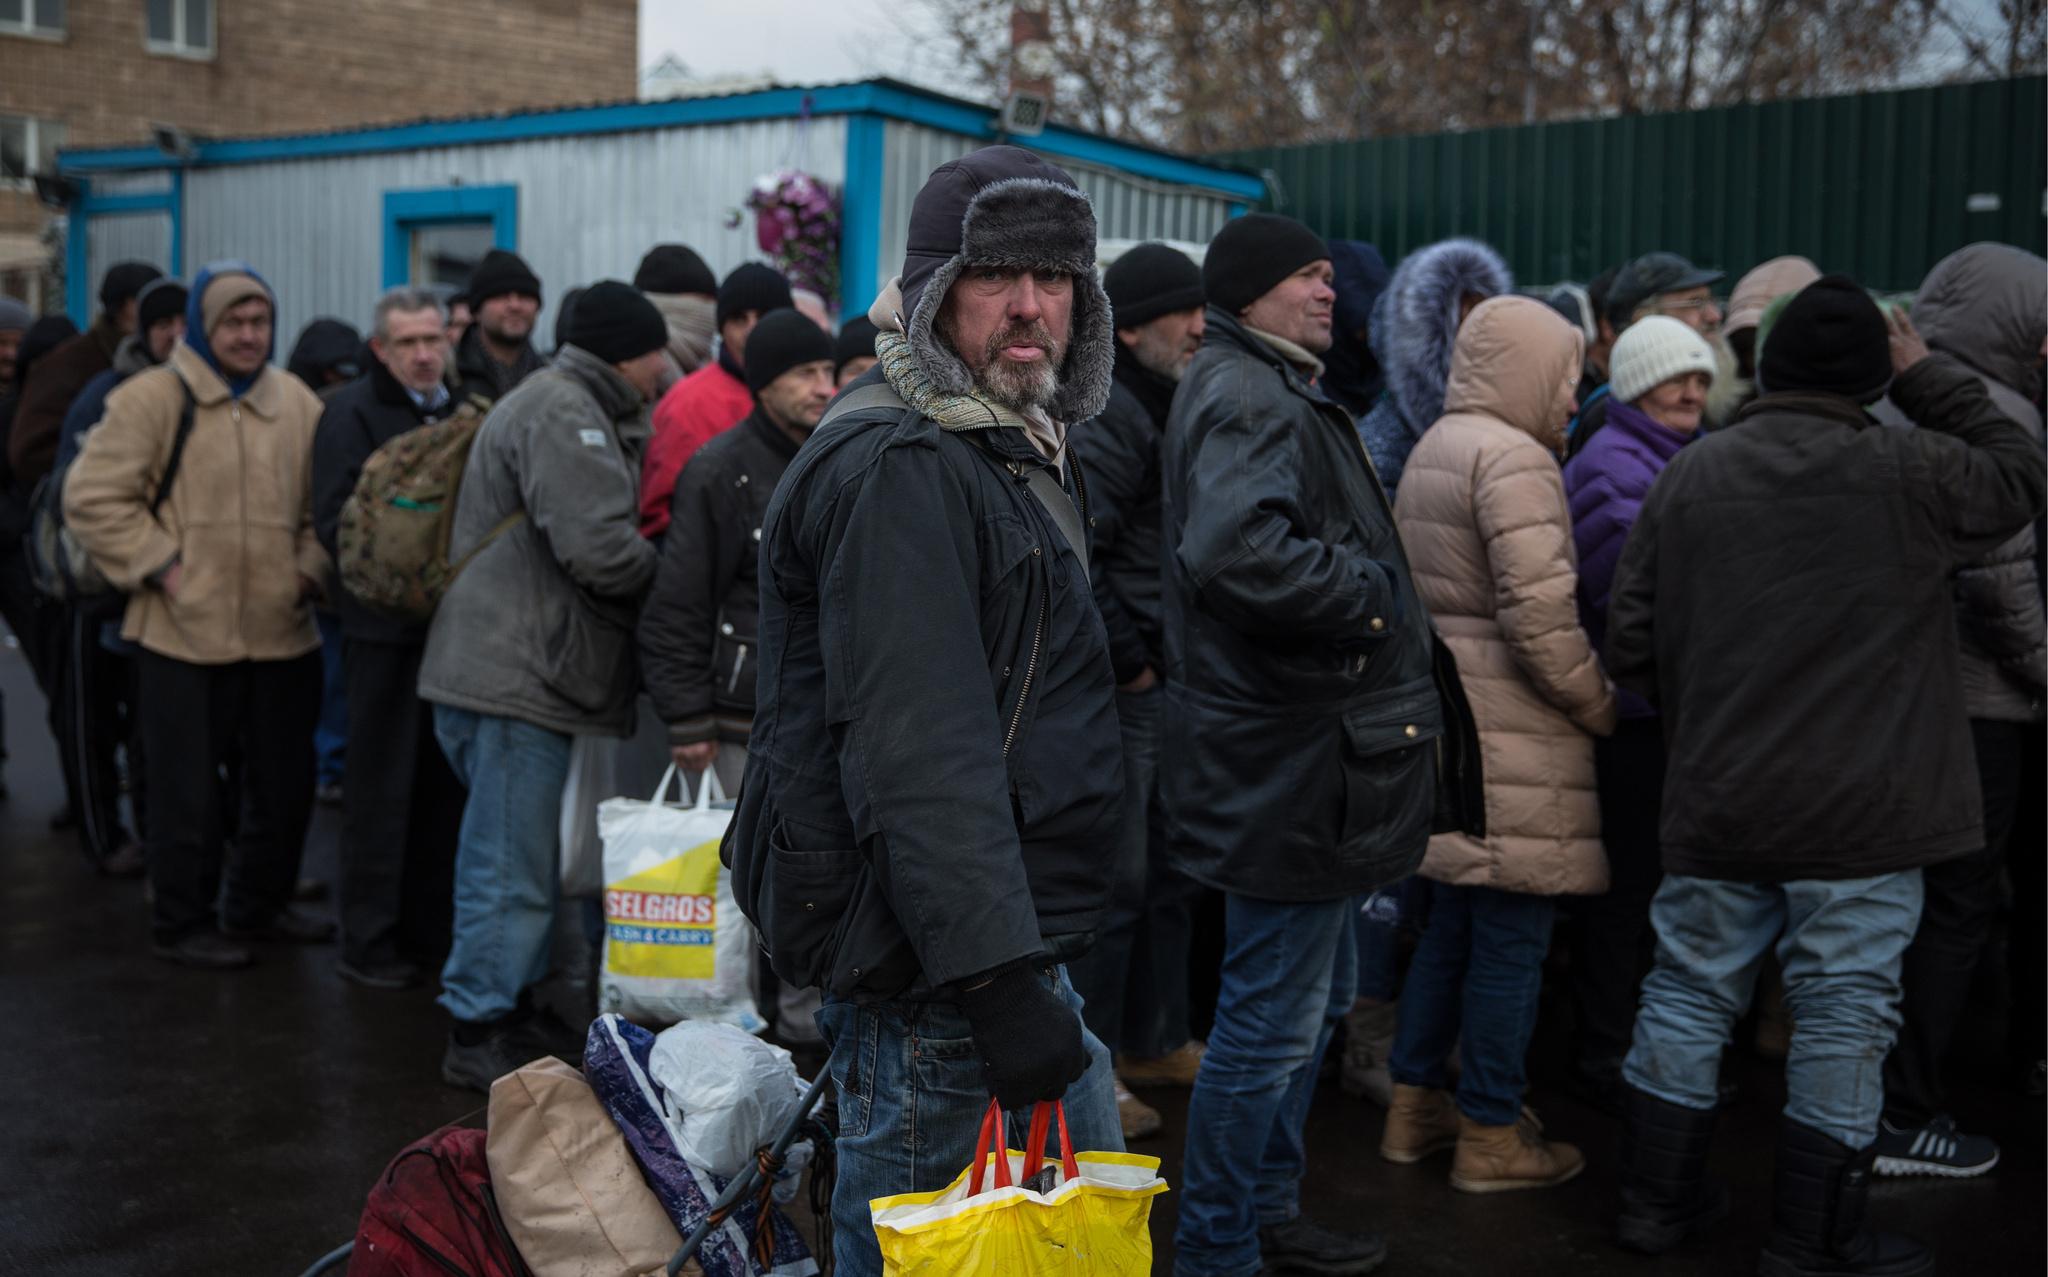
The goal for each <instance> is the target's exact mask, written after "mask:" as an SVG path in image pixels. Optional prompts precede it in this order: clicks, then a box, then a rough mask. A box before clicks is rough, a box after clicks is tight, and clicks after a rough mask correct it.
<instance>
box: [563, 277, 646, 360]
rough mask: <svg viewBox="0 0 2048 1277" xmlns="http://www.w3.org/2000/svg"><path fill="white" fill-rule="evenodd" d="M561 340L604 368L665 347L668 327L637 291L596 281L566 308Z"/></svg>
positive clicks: (617, 283)
mask: <svg viewBox="0 0 2048 1277" xmlns="http://www.w3.org/2000/svg"><path fill="white" fill-rule="evenodd" d="M564 337H565V338H566V340H567V342H568V344H569V345H571V346H575V347H578V348H579V349H582V350H587V351H589V352H590V353H591V354H593V355H596V356H597V357H598V358H599V359H602V360H604V361H605V362H606V363H608V364H622V363H625V362H626V361H627V360H628V359H638V358H639V357H640V356H642V355H645V354H649V353H651V352H653V351H657V350H660V349H661V348H662V347H664V346H666V345H668V323H667V321H665V320H663V319H662V317H661V312H660V311H659V310H656V309H655V307H654V303H653V302H651V301H648V300H647V298H646V297H645V296H643V295H642V294H641V292H640V290H639V289H637V288H635V287H633V286H632V285H631V284H628V283H624V282H622V281H620V280H616V279H600V280H598V281H597V282H596V283H595V284H592V285H591V286H590V287H588V288H586V289H584V290H583V294H582V296H580V297H578V298H577V299H576V304H575V306H573V307H572V308H570V311H569V328H568V332H567V333H565V334H564Z"/></svg>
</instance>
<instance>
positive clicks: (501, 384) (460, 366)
mask: <svg viewBox="0 0 2048 1277" xmlns="http://www.w3.org/2000/svg"><path fill="white" fill-rule="evenodd" d="M547 366H548V361H547V360H545V359H542V358H541V357H540V352H539V351H537V350H535V349H534V348H533V343H532V342H530V341H529V342H527V343H526V344H525V345H524V346H522V347H520V349H519V358H518V360H517V361H516V362H514V363H513V365H512V366H511V367H510V368H507V367H506V366H505V365H503V364H501V363H499V362H498V361H497V360H496V359H493V358H492V357H491V352H490V351H488V350H485V349H484V335H483V330H482V329H480V328H478V327H477V326H476V325H475V324H471V325H470V326H469V330H468V331H467V332H465V333H463V334H462V340H461V341H460V342H457V343H456V346H455V362H454V369H455V372H454V376H453V377H452V378H451V379H450V383H449V384H450V387H451V388H452V389H453V390H454V391H455V401H456V402H457V403H461V402H462V401H463V400H465V399H468V398H470V397H471V396H472V395H473V396H475V397H476V398H478V399H482V400H484V401H485V402H486V403H496V402H498V401H499V400H500V399H503V398H504V397H505V396H506V395H509V394H511V393H512V390H513V388H514V387H516V386H517V385H518V384H519V383H520V382H522V381H525V380H526V379H527V378H528V377H531V376H532V375H533V374H535V373H537V372H539V371H540V370H541V369H543V368H545V367H547Z"/></svg>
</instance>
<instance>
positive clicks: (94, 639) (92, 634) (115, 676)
mask: <svg viewBox="0 0 2048 1277" xmlns="http://www.w3.org/2000/svg"><path fill="white" fill-rule="evenodd" d="M109 616H111V617H113V618H116V619H118V618H119V616H120V611H119V608H118V605H116V606H114V607H111V608H110V607H100V608H97V609H91V608H78V607H73V608H70V609H68V616H67V618H66V625H65V657H64V660H63V662H62V663H61V665H62V668H61V670H60V678H59V682H58V688H57V696H56V703H57V706H58V711H59V713H61V714H62V715H63V718H64V725H65V730H64V732H63V733H62V734H61V735H59V736H58V738H57V740H58V744H59V746H60V747H61V748H62V749H64V750H65V751H66V752H67V753H68V754H69V755H70V764H69V768H70V773H71V775H72V776H73V777H74V778H75V779H76V781H77V784H78V838H79V841H80V842H81V843H82V844H83V845H84V847H85V854H86V857H87V858H88V859H90V860H91V861H92V862H93V863H94V864H95V865H99V864H104V863H105V862H106V860H107V857H109V856H111V855H113V854H114V853H115V852H117V851H119V850H120V849H121V847H122V845H123V844H125V843H127V842H129V841H131V840H132V839H133V837H134V835H133V834H131V833H130V832H129V831H128V827H127V824H126V823H125V822H124V821H123V820H122V817H121V773H120V769H119V767H118V766H117V765H116V762H115V758H116V755H117V754H118V753H119V752H120V750H121V749H122V747H123V746H124V745H125V746H127V748H128V761H129V768H130V781H131V784H132V788H133V792H134V793H135V794H137V795H141V794H142V793H143V788H142V786H143V783H144V778H143V775H142V768H141V752H142V751H141V750H140V749H138V748H137V747H136V743H135V742H136V737H137V734H138V733H137V732H136V730H135V729H136V722H135V713H134V709H135V663H134V661H133V659H132V658H130V657H127V656H123V655H121V654H120V653H118V652H110V651H108V650H107V649H106V647H105V646H103V645H102V644H101V642H100V633H101V627H102V625H103V623H104V622H105V621H106V620H107V619H108V617H109ZM146 806H147V804H146V803H145V802H144V801H142V800H141V799H140V798H138V800H137V802H136V803H135V807H136V818H137V823H138V824H139V823H140V822H141V818H142V812H143V810H144V808H145V807H146Z"/></svg>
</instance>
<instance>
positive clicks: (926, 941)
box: [727, 146, 1123, 1277]
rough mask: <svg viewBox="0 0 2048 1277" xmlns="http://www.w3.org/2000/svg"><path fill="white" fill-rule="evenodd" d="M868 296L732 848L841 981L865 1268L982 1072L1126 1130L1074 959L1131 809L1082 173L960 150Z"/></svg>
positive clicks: (770, 592) (838, 1053)
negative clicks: (871, 362) (1090, 455)
mask: <svg viewBox="0 0 2048 1277" xmlns="http://www.w3.org/2000/svg"><path fill="white" fill-rule="evenodd" d="M870 318H872V319H873V320H874V322H875V324H876V326H877V328H878V329H879V330H880V332H879V335H878V336H877V338H876V342H875V350H876V354H877V356H878V357H879V359H880V364H879V365H878V366H877V367H876V368H874V369H871V370H870V371H868V372H867V373H866V374H864V375H862V376H861V377H860V378H858V379H857V380H855V381H854V382H852V383H851V384H850V385H849V386H848V387H847V388H846V389H845V390H844V391H842V392H841V394H840V396H839V398H838V400H837V401H835V403H834V404H833V407H832V408H831V409H830V410H829V411H828V412H827V413H826V416H825V419H824V421H823V422H822V423H821V424H820V426H819V428H818V430H817V432H816V433H815V434H813V435H812V436H811V438H810V439H809V440H808V441H806V442H805V444H804V446H803V448H802V450H801V451H800V452H799V453H798V454H797V456H796V458H795V459H794V461H792V462H791V464H790V468H789V470H788V472H787V473H786V474H785V475H784V477H783V480H782V482H781V485H780V487H779V488H778V490H777V492H776V495H775V499H774V501H773V502H772V503H771V504H770V505H769V507H768V513H767V517H766V519H765V520H764V522H763V526H762V528H761V533H760V539H761V580H760V597H761V617H760V634H759V640H758V641H759V661H760V666H759V675H758V687H759V695H758V697H757V699H756V715H755V719H754V733H753V739H752V746H753V755H752V757H751V758H750V760H749V763H748V767H747V773H746V778H745V784H744V786H743V787H742V790H741V795H740V801H739V810H738V812H737V813H736V815H735V817H734V823H733V828H732V832H731V834H730V835H729V841H728V844H727V851H728V853H729V855H730V858H731V864H732V871H733V879H734V886H735V889H736V892H737V894H738V897H739V900H740V903H741V905H742V907H743V908H744V909H745V910H746V912H747V914H748V915H749V916H750V917H751V918H752V919H753V920H754V922H755V923H756V925H757V926H759V927H760V929H761V934H762V939H763V943H764V947H765V948H766V949H767V950H768V952H769V953H770V954H771V955H772V956H771V961H772V962H773V964H774V968H775V973H776V975H777V976H779V977H780V978H781V979H782V980H784V981H785V982H788V983H791V984H795V985H799V986H805V985H819V986H822V989H823V1008H822V1010H821V1011H820V1012H819V1022H820V1025H821V1027H822V1028H823V1030H824V1033H825V1037H826V1040H827V1042H828V1043H829V1044H830V1046H831V1049H832V1061H831V1066H830V1067H831V1070H832V1074H833V1078H834V1081H835V1082H836V1084H837V1085H838V1088H839V1093H840V1100H839V1113H840V1135H839V1144H838V1148H839V1180H838V1185H837V1187H836V1189H835V1190H834V1195H833V1210H832V1213H833V1225H834V1238H835V1240H834V1246H835V1250H836V1254H837V1262H838V1270H839V1271H840V1272H841V1273H844V1274H849V1275H851V1277H860V1275H864V1274H879V1273H880V1272H881V1259H880V1255H879V1253H878V1251H877V1249H876V1244H875V1234H874V1229H873V1226H872V1224H871V1222H870V1219H869V1212H868V1202H869V1200H870V1199H871V1198H875V1197H880V1196H884V1195H888V1194H894V1193H907V1192H914V1191H923V1190H932V1189H938V1188H943V1187H944V1186H945V1185H946V1184H947V1182H948V1181H950V1180H951V1179H952V1178H953V1177H954V1176H955V1175H957V1174H959V1173H960V1170H961V1168H962V1167H964V1166H966V1165H967V1164H968V1162H969V1161H971V1160H972V1159H973V1156H974V1146H975V1137H976V1133H977V1129H978V1127H979V1125H980V1121H981V1117H982V1113H983V1110H984V1109H986V1107H987V1104H988V1097H989V1096H990V1095H993V1096H994V1097H995V1098H997V1099H998V1100H1000V1101H1001V1102H1002V1104H1003V1107H1004V1108H1005V1109H1006V1110H1012V1111H1015V1112H1017V1113H1018V1114H1019V1115H1020V1116H1021V1114H1022V1113H1023V1112H1024V1111H1025V1110H1027V1109H1028V1108H1029V1106H1030V1105H1031V1104H1032V1102H1034V1101H1038V1100H1052V1099H1058V1098H1061V1097H1062V1096H1064V1098H1065V1104H1066V1117H1067V1123H1068V1127H1069V1129H1070V1130H1071V1132H1072V1136H1073V1141H1074V1146H1075V1147H1076V1148H1088V1149H1118V1148H1121V1147H1122V1132H1121V1129H1120V1125H1119V1122H1118V1119H1117V1111H1116V1103H1115V1097H1114V1080H1113V1077H1112V1074H1111V1069H1110V1060H1109V1057H1108V1054H1107V1052H1105V1050H1104V1049H1103V1046H1102V1044H1101V1042H1099V1041H1098V1040H1097V1039H1096V1038H1095V1037H1094V1036H1093V1035H1092V1034H1090V1033H1088V1032H1087V1031H1086V1030H1085V1029H1084V1028H1083V1027H1082V1024H1081V1020H1080V1017H1079V1015H1078V1014H1077V1012H1078V1008H1079V1005H1080V999H1079V998H1078V997H1077V996H1076V995H1075V993H1074V990H1073V985H1072V984H1071V983H1070V982H1069V981H1068V978H1067V973H1066V966H1065V964H1066V963H1067V961H1068V960H1070V959H1072V958H1073V957H1075V956H1077V955H1078V954H1080V953H1082V952H1084V951H1085V950H1086V949H1087V948H1088V947H1089V945H1090V944H1091V943H1092V941H1093V938H1094V932H1095V928H1096V925H1097V919H1098V915H1099V914H1100V912H1101V910H1102V906H1103V904H1104V901H1105V899H1106V897H1107V895H1108V889H1109V873H1110V869H1111V866H1112V861H1113V859H1114V857H1113V855H1112V852H1113V849H1114V847H1115V846H1116V842H1117V838H1118V832H1119V827H1120V822H1121V820H1122V811H1123V759H1122V748H1121V743H1120V737H1119V733H1118V727H1117V714H1116V699H1115V695H1116V689H1115V686H1114V676H1113V675H1112V673H1111V666H1110V660H1109V650H1108V641H1107V639H1106V638H1105V636H1104V633H1103V628H1102V621H1101V619H1100V617H1099V616H1098V614H1097V612H1096V609H1095V602H1094V599H1093V597H1092V595H1091V593H1090V590H1089V582H1088V546H1087V537H1086V534H1085V531H1084V529H1085V527H1086V518H1087V508H1086V500H1085V493H1086V483H1085V481H1084V478H1083V476H1081V475H1080V474H1079V473H1078V472H1077V469H1078V468H1077V465H1076V463H1075V462H1074V460H1073V459H1072V458H1071V457H1070V456H1069V454H1068V452H1067V448H1066V434H1067V428H1068V426H1069V425H1071V424H1073V423H1075V422H1079V421H1082V420H1085V419H1087V418H1089V417H1092V416H1094V415H1095V414H1096V413H1098V412H1100V411H1101V410H1102V407H1103V404H1104V403H1105V401H1106V400H1107V399H1108V397H1109V389H1110V369H1111V367H1112V364H1113V362H1114V348H1113V346H1112V342H1113V340H1114V338H1113V336H1112V333H1111V329H1110V310H1109V302H1108V298H1107V297H1106V296H1105V295H1104V293H1103V291H1102V286H1101V284H1100V283H1099V282H1098V281H1097V279H1096V274H1095V214H1094V211H1093V209H1092V208H1091V207H1090V205H1089V203H1088V198H1087V196H1085V195H1084V194H1082V192H1081V190H1080V188H1079V187H1078V186H1076V185H1075V183H1074V180H1073V179H1072V178H1071V177H1069V176H1068V175H1067V174H1066V173H1064V172H1062V171H1061V170H1060V169H1058V168H1056V167H1055V166H1053V165H1051V164H1049V163H1047V162H1046V161H1044V160H1042V159H1040V158H1039V157H1037V156H1035V155H1033V154H1031V153H1030V152H1028V151H1023V150H1019V149H1017V148H1015V147H1008V146H994V147H988V148H986V149H984V150H981V151H977V152H975V153H974V154H972V155H969V156H967V157H965V158H963V159H959V160H956V161H954V162H952V163H950V164H946V165H943V166H942V167H940V168H939V169H938V170H937V171H936V172H934V173H933V174H932V175H931V178H930V180H929V181H927V182H926V183H925V186H924V189H923V190H922V191H921V192H920V193H919V195H918V197H917V201H916V203H915V205H914V206H913V207H912V210H911V218H910V237H909V248H908V252H907V253H906V255H905V259H904V265H903V274H902V275H901V277H900V278H898V279H897V280H894V281H892V282H891V283H890V286H889V287H888V288H887V289H886V290H884V292H883V295H882V298H881V299H880V300H879V301H877V302H876V303H875V305H874V307H873V309H872V310H871V311H870ZM1011 1138H1012V1140H1013V1141H1014V1140H1016V1139H1020V1138H1022V1131H1021V1128H1020V1129H1018V1130H1017V1131H1015V1132H1014V1133H1013V1134H1012V1136H1011ZM1013 1146H1014V1147H1022V1145H1021V1144H1014V1143H1013Z"/></svg>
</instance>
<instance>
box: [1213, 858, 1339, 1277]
mask: <svg viewBox="0 0 2048 1277" xmlns="http://www.w3.org/2000/svg"><path fill="white" fill-rule="evenodd" d="M1224 907H1225V913H1224V950H1223V988H1222V990H1221V992H1220V993H1219V994H1218V997H1217V1004H1216V1025H1215V1028H1214V1029H1212V1030H1211V1031H1210V1033H1209V1050H1208V1053H1207V1054H1206V1055H1205V1056H1204V1057H1203V1059H1202V1070H1201V1073H1200V1074H1199V1075H1198V1076H1197V1077H1196V1079H1195V1093H1194V1096H1193V1097H1192V1098H1191V1099H1190V1100H1189V1101H1188V1147H1187V1160H1186V1163H1185V1166H1184V1167H1183V1170H1182V1173H1181V1177H1182V1179H1183V1180H1184V1181H1185V1182H1184V1184H1183V1186H1182V1190H1181V1203H1180V1227H1179V1231H1178V1233H1177V1235H1176V1237H1175V1240H1174V1246H1175V1251H1176V1253H1175V1258H1174V1272H1176V1273H1178V1274H1181V1275H1182V1277H1249V1275H1250V1274H1255V1273H1257V1272H1258V1271H1259V1266H1260V1260H1259V1228H1260V1226H1261V1225H1265V1224H1278V1223H1284V1222H1286V1221H1287V1220H1289V1219H1292V1218H1294V1217H1295V1216H1296V1215H1298V1214H1299V1213H1300V1212H1301V1175H1302V1171H1303V1169H1304V1167H1305V1166H1306V1165H1307V1162H1308V1153H1307V1149H1306V1147H1305V1145H1304V1142H1303V1137H1304V1132H1305V1128H1306V1127H1307V1124H1308V1109H1309V1103H1310V1101H1311V1100H1313V1099H1314V1098H1315V1089H1316V1072H1317V1070H1318V1068H1319V1067H1320V1065H1321V1063H1322V1059H1323V1051H1324V1050H1325V1049H1326V1048H1327V1047H1328V1046H1329V1045H1330V1033H1331V1031H1332V1030H1333V1029H1334V1028H1335V1027H1336V1025H1337V1021H1338V1020H1340V1019H1342V1018H1343V1016H1344V1013H1345V1012H1346V1011H1349V1010H1350V1009H1351V999H1352V997H1353V991H1354V990H1355V989H1356V988H1357V986H1358V943H1357V938H1356V937H1355V936H1354V934H1353V931H1352V924H1351V917H1352V914H1354V913H1355V912H1357V908H1358V902H1357V901H1356V900H1355V899H1353V898H1352V897H1349V896H1347V897H1345V898H1344V899H1341V900H1330V901H1322V902H1316V903H1311V904H1285V903H1280V902H1277V901H1271V900H1253V899H1251V898H1249V897H1246V896H1239V895H1230V896H1227V897H1226V898H1225V905H1224Z"/></svg>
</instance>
